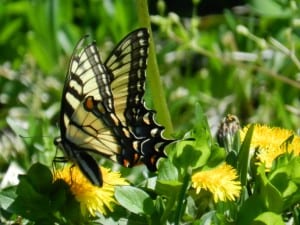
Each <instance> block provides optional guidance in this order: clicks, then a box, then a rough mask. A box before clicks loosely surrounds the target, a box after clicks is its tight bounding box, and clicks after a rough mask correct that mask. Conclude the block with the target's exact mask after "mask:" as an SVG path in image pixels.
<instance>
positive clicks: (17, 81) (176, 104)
mask: <svg viewBox="0 0 300 225" xmlns="http://www.w3.org/2000/svg"><path fill="white" fill-rule="evenodd" d="M299 6H300V5H299V2H298V1H293V0H276V1H273V0H264V1H259V0H244V1H231V2H230V1H210V0H203V1H200V0H193V1H163V0H156V1H154V0H152V1H149V8H150V14H151V21H152V30H153V36H154V43H153V44H154V45H155V48H156V55H157V62H158V66H159V70H160V74H161V80H162V82H163V87H164V90H165V97H166V99H167V102H168V108H169V111H170V115H171V118H172V122H173V127H174V130H173V135H174V136H177V137H181V136H182V135H183V134H184V133H186V132H187V131H189V130H190V129H191V128H192V127H193V126H194V122H195V118H196V115H195V105H196V103H199V104H200V105H201V107H202V109H203V111H204V112H205V114H206V116H207V118H208V122H209V126H210V128H211V131H212V133H213V134H215V132H216V130H217V128H218V125H219V123H220V121H221V120H222V118H223V117H224V116H225V115H226V114H227V113H233V114H235V115H237V116H238V117H239V118H240V121H241V124H242V125H245V124H247V123H251V122H256V123H265V124H269V125H275V126H281V127H284V128H288V129H292V130H295V131H297V130H298V128H299V124H300V100H299V96H300V95H299V94H300V92H299V89H300V81H299V80H300V73H299V70H300V61H299V52H300V51H299V49H300V40H299V39H300V17H299V15H300V14H299ZM138 27H139V24H138V19H137V8H136V1H134V0H125V1H113V0H102V1H101V0H89V1H82V0H76V1H71V0H64V1H60V0H52V1H51V0H49V1H45V0H31V1H27V0H16V1H9V0H2V1H1V4H0V52H1V54H0V151H1V154H0V180H2V182H1V187H3V188H4V187H6V186H7V185H9V184H10V183H7V182H14V181H12V180H11V179H7V177H14V173H16V171H26V170H27V169H28V168H29V167H30V165H32V164H33V163H34V162H41V163H43V164H46V165H49V166H50V165H51V163H52V159H53V158H54V156H55V152H56V149H55V147H54V145H53V139H54V138H55V137H56V136H58V135H59V128H58V123H59V112H60V98H61V93H62V89H63V84H64V79H65V74H66V72H67V69H68V62H69V60H70V56H71V54H72V51H73V49H74V46H75V45H76V43H77V41H78V40H79V39H80V38H81V37H82V36H83V35H85V34H90V35H91V36H92V37H93V38H94V39H95V40H96V41H97V44H98V46H99V49H100V51H101V56H102V59H105V58H106V56H107V55H108V54H109V53H110V51H111V49H112V48H113V46H114V45H115V44H116V43H117V42H118V41H119V40H120V39H121V38H122V37H123V36H125V35H126V34H127V33H129V32H130V31H132V30H133V29H135V28H138ZM150 92H151V91H149V93H147V96H146V100H147V103H148V105H149V106H151V105H152V101H153V99H151V93H150ZM158 113H159V112H158ZM160 122H161V123H162V124H164V121H160ZM11 171H13V172H11Z"/></svg>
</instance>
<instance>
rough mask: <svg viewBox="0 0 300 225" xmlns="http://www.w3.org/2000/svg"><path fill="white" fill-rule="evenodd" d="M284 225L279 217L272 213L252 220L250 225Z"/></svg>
mask: <svg viewBox="0 0 300 225" xmlns="http://www.w3.org/2000/svg"><path fill="white" fill-rule="evenodd" d="M263 224H265V225H285V223H284V221H283V220H282V217H281V215H279V214H276V213H273V212H265V213H262V214H260V215H259V216H258V217H256V218H255V219H254V222H252V223H251V225H263Z"/></svg>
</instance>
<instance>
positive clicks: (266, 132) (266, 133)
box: [240, 124, 300, 169]
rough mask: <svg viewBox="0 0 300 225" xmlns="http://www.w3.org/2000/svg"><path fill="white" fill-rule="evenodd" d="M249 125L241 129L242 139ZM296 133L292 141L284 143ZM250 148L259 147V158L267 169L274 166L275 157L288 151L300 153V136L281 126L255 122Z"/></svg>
mask: <svg viewBox="0 0 300 225" xmlns="http://www.w3.org/2000/svg"><path fill="white" fill-rule="evenodd" d="M248 128H249V126H246V127H244V128H243V130H241V132H240V135H241V140H242V141H243V140H244V138H245V135H246V133H247V131H248ZM292 135H294V138H293V140H292V142H291V143H289V144H288V145H283V144H284V142H285V141H286V140H287V139H288V138H289V137H291V136H292ZM250 148H251V149H252V150H255V149H257V150H258V151H257V159H258V160H259V161H260V162H262V163H264V164H265V167H266V168H267V169H270V168H271V167H272V163H273V161H274V159H275V158H277V157H278V156H279V155H281V154H284V153H286V152H289V153H290V152H294V153H295V154H299V153H300V137H299V136H297V135H295V133H294V132H293V131H291V130H286V129H283V128H279V127H269V126H266V125H260V124H255V125H254V131H253V135H252V139H251V145H250Z"/></svg>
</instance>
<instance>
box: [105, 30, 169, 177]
mask: <svg viewBox="0 0 300 225" xmlns="http://www.w3.org/2000/svg"><path fill="white" fill-rule="evenodd" d="M148 48H149V33H148V31H147V29H145V28H142V29H138V30H135V31H133V32H131V33H130V34H129V35H127V36H126V37H125V38H124V39H123V40H122V41H121V42H120V43H119V44H118V45H117V46H116V48H115V49H114V51H113V52H112V53H111V55H110V57H108V59H107V60H106V61H105V66H106V68H107V70H108V71H109V72H110V74H111V77H112V78H111V79H112V82H111V89H112V93H113V96H114V106H115V112H116V115H117V116H118V118H120V120H121V121H122V123H123V124H124V126H125V127H127V128H128V130H129V131H130V132H131V133H132V134H133V136H134V137H133V138H132V140H131V142H132V146H136V147H135V149H136V150H137V151H138V152H139V154H140V156H141V158H140V160H141V161H142V162H143V163H145V164H146V166H147V167H148V169H149V170H151V171H155V170H156V169H157V168H156V164H157V161H158V159H159V158H161V157H166V154H165V153H164V147H165V146H166V145H167V144H169V143H171V142H172V141H173V140H167V139H165V138H163V136H162V132H163V130H164V127H163V126H161V125H159V124H158V123H156V122H155V120H154V115H155V111H153V110H148V109H147V108H146V107H145V103H144V99H143V96H144V93H145V87H144V86H145V79H146V68H147V57H148ZM124 154H125V155H124V157H128V154H131V153H130V152H124Z"/></svg>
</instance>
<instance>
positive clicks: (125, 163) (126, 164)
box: [123, 159, 130, 167]
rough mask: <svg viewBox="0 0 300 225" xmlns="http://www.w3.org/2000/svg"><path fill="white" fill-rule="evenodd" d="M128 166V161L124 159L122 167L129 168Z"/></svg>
mask: <svg viewBox="0 0 300 225" xmlns="http://www.w3.org/2000/svg"><path fill="white" fill-rule="evenodd" d="M129 165H130V163H129V161H128V160H127V159H124V160H123V166H125V167H129Z"/></svg>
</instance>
